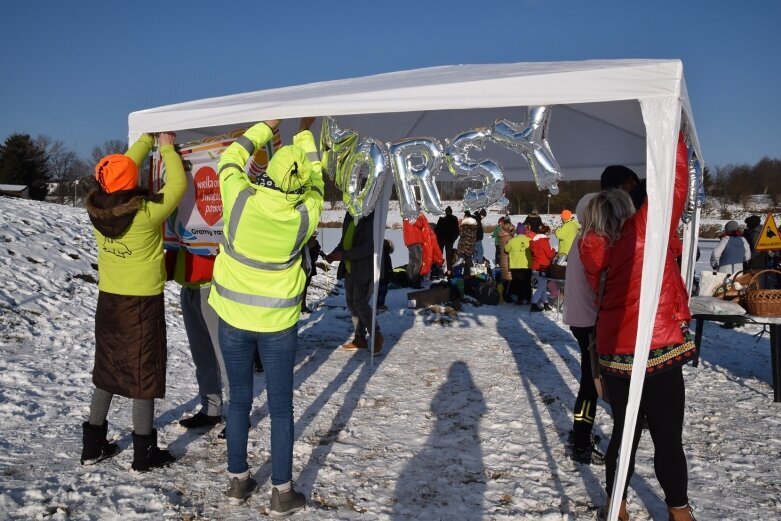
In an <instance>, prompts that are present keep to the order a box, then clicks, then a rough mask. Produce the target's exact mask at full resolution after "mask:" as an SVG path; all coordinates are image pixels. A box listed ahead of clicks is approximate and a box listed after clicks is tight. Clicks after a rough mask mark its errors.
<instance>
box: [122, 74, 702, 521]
mask: <svg viewBox="0 0 781 521" xmlns="http://www.w3.org/2000/svg"><path fill="white" fill-rule="evenodd" d="M623 100H637V101H638V102H639V105H640V108H641V112H642V119H643V123H644V126H645V135H646V140H645V145H646V146H645V165H646V178H647V180H648V205H649V211H648V227H647V230H646V237H645V245H646V247H645V252H644V258H643V276H642V283H641V284H642V286H641V292H640V308H639V326H638V332H637V338H636V346H635V353H636V356H635V360H634V366H633V370H632V383H631V385H630V396H629V404H628V406H627V412H626V423H625V428H624V433H623V438H622V445H623V446H624V447H628V446H630V445H629V444H630V443H631V440H632V436H633V431H634V425H635V420H636V418H637V411H638V407H639V398H640V393H641V391H642V385H643V381H644V378H645V364H646V362H647V356H648V348H649V345H650V341H651V335H652V332H653V324H654V319H655V316H656V309H657V305H658V301H659V292H660V290H661V281H662V268H663V266H664V259H665V255H666V252H667V246H668V244H667V243H668V238H669V236H668V233H667V230H669V227H670V220H671V215H670V212H671V208H672V195H673V194H672V191H673V184H674V172H675V156H676V145H677V140H678V132H679V131H680V129H681V123H682V121H683V122H685V125H684V126H683V128H684V129H685V132H686V137H687V140H688V141H689V142H690V143H691V146H692V147H693V148H694V151H695V153H696V155H697V157H698V158H699V159H700V161H701V162H703V164H704V161H703V157H702V153H701V150H700V145H699V141H698V139H697V133H696V129H695V126H694V118H693V114H692V110H691V105H690V102H689V98H688V93H687V90H686V84H685V81H684V78H683V65H682V64H681V62H680V61H679V60H592V61H583V62H549V63H516V64H500V65H457V66H443V67H434V68H428V69H418V70H411V71H403V72H394V73H387V74H379V75H375V76H368V77H363V78H355V79H348V80H336V81H327V82H320V83H312V84H308V85H302V86H296V87H286V88H280V89H270V90H265V91H257V92H250V93H245V94H234V95H231V96H223V97H219V98H210V99H205V100H197V101H191V102H187V103H181V104H176V105H168V106H164V107H158V108H153V109H148V110H143V111H139V112H133V113H131V114H130V116H129V119H128V121H129V137H130V140H131V141H132V140H134V139H136V138H137V137H138V136H139V135H140V134H141V133H142V132H160V131H166V130H172V131H188V130H194V129H203V128H209V127H224V126H233V127H236V126H239V125H241V124H247V123H252V122H255V121H261V120H267V119H291V118H298V117H302V116H309V115H319V116H323V115H333V116H341V115H363V114H366V115H371V114H386V113H404V112H414V111H420V112H426V111H436V110H454V109H457V110H462V109H475V108H495V107H525V106H533V105H552V106H555V105H566V104H579V103H598V102H617V101H623ZM458 130H462V129H451V132H456V131H458ZM397 137H399V138H402V137H408V136H405V135H399V136H397ZM575 145H577V143H572V144H571V146H575ZM552 146H553V147H554V150H556V149H558V148H563V146H564V145H562V144H561V143H555V142H554V143H553V145H552ZM615 162H616V161H604V162H603V163H602V164H603V165H605V166H606V165H607V164H611V163H615ZM562 170H563V171H564V173H565V178H566V167H565V166H564V165H562ZM696 221H697V219H696V216H695V219H694V223H690V224H689V225H688V226H687V227H685V237H684V251H685V252H686V253H687V255H684V259H683V260H684V265H683V267H682V271H683V273H684V274H685V275H686V278H687V281H688V280H689V274H690V273H691V271H692V269H693V263H692V262H691V261H692V259H691V256H692V252H693V245H694V244H696V239H697V227H696V226H694V225H693V224H696ZM376 242H380V241H377V240H375V243H376ZM380 244H381V242H380ZM380 251H381V250H380ZM377 253H379V251H378V252H377ZM376 265H377V262H376V261H375V266H376ZM628 464H629V459H628V451H622V453H621V457H620V461H619V465H618V473H617V476H616V480H615V488H620V487H622V484H623V483H624V481H625V479H626V474H627V469H628ZM620 500H621V494H616V493H615V490H614V493H613V494H612V504H611V508H610V517H609V519H611V520H615V519H617V514H618V504H619V502H620Z"/></svg>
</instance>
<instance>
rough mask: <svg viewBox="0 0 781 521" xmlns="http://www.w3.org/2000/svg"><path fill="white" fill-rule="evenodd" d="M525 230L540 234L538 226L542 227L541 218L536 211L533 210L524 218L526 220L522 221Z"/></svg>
mask: <svg viewBox="0 0 781 521" xmlns="http://www.w3.org/2000/svg"><path fill="white" fill-rule="evenodd" d="M523 224H525V225H526V229H527V230H531V231H533V232H534V233H540V226H542V217H540V215H539V214H538V213H537V209H536V208H535V209H533V210H532V213H530V214H529V215H527V216H526V220H525V221H523Z"/></svg>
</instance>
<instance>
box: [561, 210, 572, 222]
mask: <svg viewBox="0 0 781 521" xmlns="http://www.w3.org/2000/svg"><path fill="white" fill-rule="evenodd" d="M570 219H572V212H570V211H569V210H564V211H562V212H561V220H562V221H569V220H570Z"/></svg>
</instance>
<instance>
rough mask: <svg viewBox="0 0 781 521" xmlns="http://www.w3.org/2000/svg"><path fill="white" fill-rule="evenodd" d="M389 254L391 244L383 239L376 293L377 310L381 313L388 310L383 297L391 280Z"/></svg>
mask: <svg viewBox="0 0 781 521" xmlns="http://www.w3.org/2000/svg"><path fill="white" fill-rule="evenodd" d="M391 253H393V242H391V241H390V240H388V239H385V240H384V241H383V244H382V271H380V285H379V290H378V291H377V309H379V310H381V311H385V310H386V309H388V306H386V305H385V296H386V295H387V294H388V286H390V283H391V280H393V262H392V261H391Z"/></svg>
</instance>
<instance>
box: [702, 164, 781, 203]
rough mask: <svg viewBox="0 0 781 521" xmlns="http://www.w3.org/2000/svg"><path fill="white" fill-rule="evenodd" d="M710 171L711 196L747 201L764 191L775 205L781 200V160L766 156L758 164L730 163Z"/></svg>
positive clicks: (708, 187) (707, 179) (708, 189)
mask: <svg viewBox="0 0 781 521" xmlns="http://www.w3.org/2000/svg"><path fill="white" fill-rule="evenodd" d="M706 170H707V172H706V174H707V175H706V176H705V193H706V195H708V196H711V197H718V198H720V199H722V200H726V201H729V202H731V203H742V204H745V203H746V201H747V200H748V198H749V197H750V196H752V195H757V194H764V195H768V196H770V198H771V199H772V201H773V204H774V205H776V206H778V205H779V203H781V159H771V158H769V157H764V158H762V159H761V160H759V162H757V163H756V164H755V165H748V164H738V165H733V164H728V165H726V166H717V167H714V168H713V169H706Z"/></svg>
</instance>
